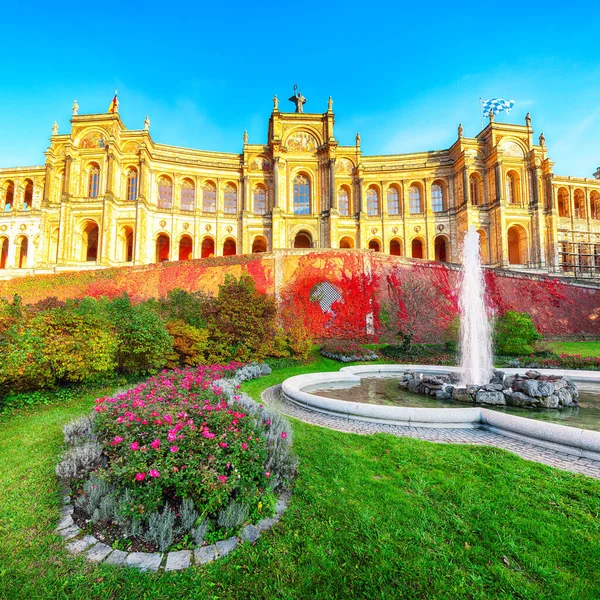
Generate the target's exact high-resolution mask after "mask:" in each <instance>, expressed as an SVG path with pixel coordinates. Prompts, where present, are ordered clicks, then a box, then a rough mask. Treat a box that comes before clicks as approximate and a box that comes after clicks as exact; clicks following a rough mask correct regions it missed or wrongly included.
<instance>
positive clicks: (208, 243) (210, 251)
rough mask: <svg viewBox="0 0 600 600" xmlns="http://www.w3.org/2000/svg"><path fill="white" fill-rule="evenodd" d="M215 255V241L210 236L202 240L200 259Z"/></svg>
mask: <svg viewBox="0 0 600 600" xmlns="http://www.w3.org/2000/svg"><path fill="white" fill-rule="evenodd" d="M214 255H215V239H214V238H213V237H212V236H210V235H205V236H204V237H203V238H202V246H201V248H200V258H212V257H213V256H214Z"/></svg>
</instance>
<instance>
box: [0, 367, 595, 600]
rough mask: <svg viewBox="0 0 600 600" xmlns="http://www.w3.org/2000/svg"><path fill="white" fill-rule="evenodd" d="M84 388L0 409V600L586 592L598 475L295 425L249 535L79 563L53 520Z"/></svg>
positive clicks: (589, 590)
mask: <svg viewBox="0 0 600 600" xmlns="http://www.w3.org/2000/svg"><path fill="white" fill-rule="evenodd" d="M339 366H340V365H339V364H338V363H334V362H333V361H329V360H326V359H318V360H316V361H315V362H314V363H313V364H312V365H310V366H308V367H307V366H301V367H294V368H289V369H285V370H281V371H278V372H275V373H273V374H272V375H270V376H269V377H265V378H263V379H261V380H257V381H253V382H249V383H247V384H245V385H244V388H245V389H246V390H247V391H249V393H252V394H253V395H254V397H255V398H258V396H259V393H260V392H261V391H262V390H263V389H264V388H266V387H267V386H269V385H273V384H274V383H277V382H279V381H281V380H282V379H284V378H285V377H287V376H290V375H293V374H297V373H300V372H305V371H308V370H337V368H339ZM100 393H104V392H101V391H100V390H99V391H98V394H100ZM94 396H95V395H88V396H86V397H82V398H80V399H78V400H76V401H67V402H64V403H62V404H60V405H57V406H54V407H46V406H45V407H40V408H38V409H35V410H33V409H30V410H28V411H21V412H18V413H16V414H13V415H4V416H2V417H0V433H1V435H0V465H1V467H0V598H18V599H23V600H24V599H30V598H44V599H53V598H56V599H59V598H81V599H85V600H89V599H92V598H103V599H104V598H119V599H120V598H132V599H133V598H152V599H163V598H178V599H181V598H244V599H246V598H248V599H253V598H283V599H288V598H307V599H313V598H369V599H371V598H403V597H405V598H444V599H445V598H461V599H462V598H482V599H483V598H485V599H487V598H576V599H578V600H581V599H585V598H598V597H600V569H599V568H598V565H599V564H600V517H599V515H600V482H599V481H595V480H592V479H589V478H585V477H583V476H578V475H571V474H568V473H564V472H561V471H558V470H554V469H551V468H549V467H545V466H542V465H538V464H535V463H530V462H526V461H524V460H521V459H520V458H518V457H516V456H514V455H511V454H509V453H507V452H503V451H501V450H497V449H492V448H485V447H472V446H450V445H436V444H431V443H427V442H421V441H418V440H411V439H401V438H395V437H393V436H388V435H376V436H357V435H347V434H342V433H338V432H334V431H329V430H325V429H321V428H318V427H313V426H310V425H306V424H304V423H301V422H298V421H293V428H294V435H295V438H294V444H295V448H296V451H297V453H298V455H299V457H300V473H299V476H298V479H297V482H296V487H295V491H294V494H293V496H292V500H291V504H290V507H289V508H288V510H287V511H286V513H285V514H284V517H283V519H282V521H281V522H280V523H279V524H278V525H277V526H276V527H275V528H274V529H273V530H271V531H270V532H268V533H267V534H265V535H264V536H263V537H262V538H261V539H260V540H259V542H258V543H257V544H256V545H255V546H244V547H241V548H239V549H237V550H236V551H235V552H234V553H233V554H232V555H231V556H229V557H227V558H226V559H221V560H219V561H217V562H216V563H213V564H210V565H208V566H205V567H198V568H193V569H188V570H187V571H185V572H181V573H161V574H141V573H138V572H136V571H134V570H131V569H120V568H115V567H109V566H96V565H90V564H88V563H86V562H85V561H84V560H83V559H82V558H75V557H71V556H70V555H68V554H67V553H66V552H65V551H64V550H63V543H62V541H61V539H60V538H59V537H57V536H56V535H54V534H53V533H52V530H53V528H54V526H55V525H56V523H57V522H58V518H57V513H58V509H59V506H60V495H59V491H58V484H57V482H56V479H55V477H54V465H55V463H56V460H57V456H58V454H59V453H60V450H61V438H62V432H61V428H62V425H63V424H64V423H65V422H67V421H68V420H70V419H71V418H73V417H74V416H76V415H80V414H84V413H87V412H88V411H89V410H90V409H91V407H92V404H93V399H94Z"/></svg>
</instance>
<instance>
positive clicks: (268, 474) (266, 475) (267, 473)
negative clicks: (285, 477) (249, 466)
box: [265, 471, 271, 479]
mask: <svg viewBox="0 0 600 600" xmlns="http://www.w3.org/2000/svg"><path fill="white" fill-rule="evenodd" d="M265 477H266V478H267V479H269V477H271V473H269V471H267V472H266V473H265Z"/></svg>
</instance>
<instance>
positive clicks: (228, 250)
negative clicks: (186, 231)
mask: <svg viewBox="0 0 600 600" xmlns="http://www.w3.org/2000/svg"><path fill="white" fill-rule="evenodd" d="M193 248H194V242H193V240H192V237H191V236H189V235H182V236H181V238H179V243H178V245H177V254H176V255H174V256H172V255H171V252H172V250H171V238H170V237H169V235H168V234H166V233H161V234H160V235H159V236H158V237H157V238H156V262H164V261H167V260H191V259H192V258H194V256H193ZM235 254H237V244H236V241H235V240H234V239H233V238H227V239H226V240H225V241H224V242H223V256H234V255H235ZM175 256H177V258H175ZM213 256H215V240H214V238H212V237H210V236H205V237H204V239H203V240H202V244H201V247H200V258H211V257H213Z"/></svg>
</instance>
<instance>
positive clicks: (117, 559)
mask: <svg viewBox="0 0 600 600" xmlns="http://www.w3.org/2000/svg"><path fill="white" fill-rule="evenodd" d="M126 558H127V552H123V550H113V551H112V553H111V554H109V556H108V558H107V559H106V560H105V561H104V562H105V563H106V564H107V565H124V564H125V560H126Z"/></svg>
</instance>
